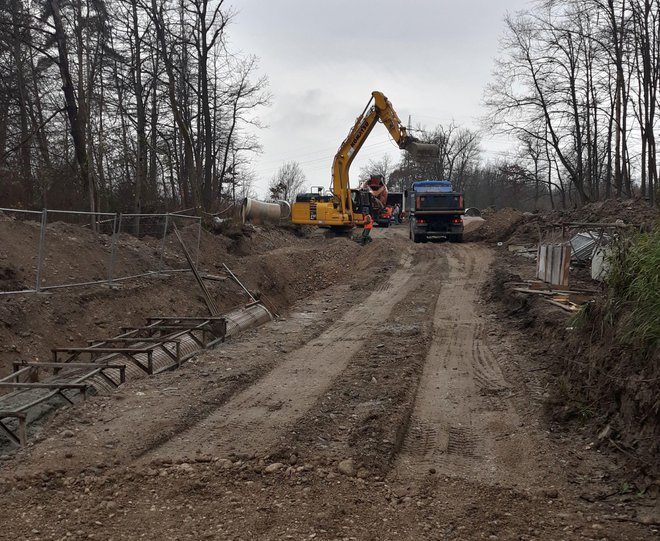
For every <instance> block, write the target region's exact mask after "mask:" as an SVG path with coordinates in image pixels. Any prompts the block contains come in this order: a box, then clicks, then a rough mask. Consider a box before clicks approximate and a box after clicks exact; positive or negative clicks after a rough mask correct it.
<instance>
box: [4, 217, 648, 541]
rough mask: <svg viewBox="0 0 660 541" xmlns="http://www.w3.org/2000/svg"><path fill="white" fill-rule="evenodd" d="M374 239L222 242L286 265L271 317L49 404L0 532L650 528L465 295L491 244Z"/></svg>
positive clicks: (506, 338)
mask: <svg viewBox="0 0 660 541" xmlns="http://www.w3.org/2000/svg"><path fill="white" fill-rule="evenodd" d="M374 237H376V238H375V241H374V242H373V243H372V244H371V245H370V246H369V247H368V248H365V249H361V248H360V247H359V246H357V245H356V244H355V243H352V242H350V241H348V240H345V239H335V240H327V239H323V238H321V237H313V238H311V239H303V240H293V239H292V238H291V239H289V244H288V246H281V245H280V246H273V247H272V249H269V248H263V249H261V250H260V252H259V254H253V255H252V256H246V257H247V258H248V259H246V260H245V261H244V262H243V263H240V262H239V260H238V259H236V260H235V264H236V265H241V264H242V265H244V266H243V267H242V269H244V273H245V274H246V275H247V276H250V273H249V269H250V265H252V266H253V267H254V268H255V269H256V272H255V274H257V275H258V273H259V272H261V271H260V270H259V269H262V268H263V265H272V266H271V267H268V268H269V269H271V270H272V271H273V272H277V269H278V268H279V267H278V266H277V265H278V264H281V263H282V260H286V261H287V262H289V263H288V264H289V267H287V269H286V273H289V275H288V276H287V279H290V280H291V282H292V284H290V285H288V286H287V287H288V289H286V288H285V289H284V292H283V293H281V294H280V296H279V297H278V298H279V299H280V306H281V310H280V315H281V317H280V318H279V319H277V320H276V321H274V322H272V323H270V324H268V325H266V326H264V327H262V328H260V329H257V330H253V331H250V332H248V333H246V334H244V335H242V336H240V337H238V338H237V339H235V340H233V341H231V342H229V343H227V344H225V345H223V346H222V347H220V348H218V349H216V350H214V351H209V352H205V353H203V354H201V355H199V356H198V357H197V358H195V359H194V360H192V361H191V362H189V363H187V364H186V365H185V366H184V367H183V368H182V369H181V370H179V371H176V372H171V373H167V374H163V375H160V376H157V377H154V378H149V379H143V380H139V381H134V382H129V383H127V384H126V385H125V386H123V387H122V388H120V389H119V390H118V391H116V392H115V393H113V394H111V395H105V396H97V397H94V398H92V399H90V400H89V401H88V402H87V403H85V404H82V405H79V406H76V407H73V408H66V409H60V410H59V411H58V412H57V414H56V415H55V417H54V418H53V419H51V420H49V421H48V422H46V423H44V424H43V425H42V426H41V427H39V429H38V433H37V434H36V437H35V438H33V442H34V443H33V444H31V445H30V446H29V447H28V448H26V449H24V450H22V451H19V452H17V453H15V454H12V455H8V456H4V457H3V459H4V460H3V462H2V463H1V464H2V465H1V466H0V502H1V503H2V506H3V525H2V528H0V538H2V539H31V540H38V539H43V540H46V539H49V540H50V539H104V540H105V539H115V540H118V539H130V540H134V539H222V540H225V539H232V540H239V539H240V540H250V539H328V540H330V539H360V540H362V539H365V540H366V539H369V540H371V539H373V540H380V539H392V540H417V539H456V540H464V539H517V540H532V539H537V540H554V539H557V540H559V539H610V540H627V539H630V540H632V539H640V540H641V539H653V538H658V536H659V534H658V529H659V528H658V524H657V516H658V515H657V505H658V500H657V499H654V498H657V490H656V491H655V492H654V491H653V490H649V491H647V492H646V493H645V494H644V495H640V494H636V493H632V492H631V491H630V490H627V487H626V485H625V483H626V479H625V477H622V475H621V474H620V467H619V464H618V462H617V461H618V460H619V459H618V457H617V456H616V455H613V454H611V453H608V452H605V451H602V450H601V449H600V448H599V447H598V445H597V444H596V442H595V441H594V440H593V439H592V437H591V435H590V432H589V431H580V430H577V429H570V430H557V428H556V424H555V423H554V422H553V421H552V420H551V419H549V418H548V416H547V407H546V406H547V401H548V400H549V398H550V392H549V387H548V386H549V385H550V383H549V382H548V379H549V378H548V375H547V373H546V367H545V366H544V364H543V362H544V359H543V358H542V357H537V356H536V355H535V354H533V353H530V351H531V350H530V348H529V347H528V342H527V341H528V340H529V338H528V337H526V336H525V334H524V331H523V330H521V328H520V327H518V326H513V325H512V324H511V321H510V320H509V319H503V318H501V317H500V314H501V307H500V306H499V305H498V306H496V305H495V304H494V302H491V301H490V300H488V297H487V296H485V295H484V294H483V286H484V284H485V283H486V282H487V281H488V280H489V278H490V276H491V272H492V270H491V264H492V262H493V260H494V259H495V257H496V254H495V250H496V249H497V248H493V247H491V246H489V245H487V244H482V243H465V244H462V245H458V244H448V243H428V244H414V243H412V242H410V241H409V240H408V238H407V229H406V228H405V226H403V227H395V228H390V229H387V230H380V229H377V230H374ZM227 255H228V257H231V255H230V254H229V253H228V252H227ZM250 257H252V258H253V259H249V258H250ZM356 261H357V263H356ZM319 276H322V277H323V279H322V280H320V281H319V280H318V277H319ZM264 279H265V278H262V283H265V282H263V280H264ZM254 280H255V281H254V282H253V286H255V287H260V286H259V283H258V282H259V280H258V278H255V279H254ZM278 283H279V282H278ZM163 287H165V286H163ZM278 287H280V286H278ZM272 289H273V290H276V289H277V288H276V287H275V286H274V285H273V287H272ZM164 291H165V289H163V290H160V291H159V292H156V296H158V295H162V294H163V293H164ZM287 292H288V293H287ZM170 294H172V295H174V294H175V293H172V292H170ZM122 302H123V303H125V305H126V306H131V307H132V305H133V303H132V302H131V300H130V299H129V298H126V299H124V300H123V301H122Z"/></svg>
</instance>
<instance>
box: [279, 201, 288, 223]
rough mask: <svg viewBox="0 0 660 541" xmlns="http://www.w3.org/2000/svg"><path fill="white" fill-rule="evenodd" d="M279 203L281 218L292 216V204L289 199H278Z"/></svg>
mask: <svg viewBox="0 0 660 541" xmlns="http://www.w3.org/2000/svg"><path fill="white" fill-rule="evenodd" d="M277 204H278V205H279V206H280V211H281V214H280V218H282V219H286V218H288V217H289V216H291V204H290V203H289V202H288V201H278V202H277Z"/></svg>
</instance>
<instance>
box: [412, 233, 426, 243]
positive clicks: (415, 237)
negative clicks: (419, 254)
mask: <svg viewBox="0 0 660 541" xmlns="http://www.w3.org/2000/svg"><path fill="white" fill-rule="evenodd" d="M425 238H426V235H418V234H417V233H413V241H414V242H415V243H416V244H417V243H420V242H423V240H422V239H425Z"/></svg>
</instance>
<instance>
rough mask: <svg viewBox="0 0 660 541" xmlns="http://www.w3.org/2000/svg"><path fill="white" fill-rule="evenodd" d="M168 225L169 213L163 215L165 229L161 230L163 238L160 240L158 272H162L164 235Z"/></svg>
mask: <svg viewBox="0 0 660 541" xmlns="http://www.w3.org/2000/svg"><path fill="white" fill-rule="evenodd" d="M169 225H170V215H169V213H168V214H166V215H165V229H164V230H163V239H162V240H161V241H160V261H159V262H158V274H161V273H162V272H163V254H164V253H165V237H167V227H168V226H169Z"/></svg>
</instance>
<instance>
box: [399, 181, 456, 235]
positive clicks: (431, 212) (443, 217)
mask: <svg viewBox="0 0 660 541" xmlns="http://www.w3.org/2000/svg"><path fill="white" fill-rule="evenodd" d="M405 193H406V199H407V200H408V211H409V213H410V220H409V223H410V239H411V240H413V241H414V242H426V241H427V240H428V239H429V238H445V239H446V240H448V241H450V242H463V214H465V208H464V204H463V194H462V193H460V192H456V191H454V188H453V186H452V183H451V181H449V180H424V181H418V182H413V183H412V186H411V187H410V189H409V190H406V192H405Z"/></svg>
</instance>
